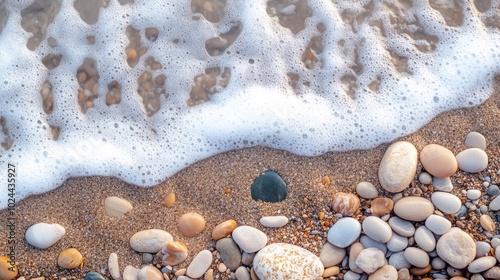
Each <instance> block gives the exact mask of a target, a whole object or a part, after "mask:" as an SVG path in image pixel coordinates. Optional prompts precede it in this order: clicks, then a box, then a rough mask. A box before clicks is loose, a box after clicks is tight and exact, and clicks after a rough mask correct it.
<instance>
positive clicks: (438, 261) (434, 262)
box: [431, 257, 446, 270]
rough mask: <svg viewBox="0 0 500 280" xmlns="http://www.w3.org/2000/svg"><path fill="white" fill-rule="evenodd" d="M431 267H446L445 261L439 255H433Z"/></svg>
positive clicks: (437, 268) (438, 268)
mask: <svg viewBox="0 0 500 280" xmlns="http://www.w3.org/2000/svg"><path fill="white" fill-rule="evenodd" d="M431 265H432V268H434V269H436V270H441V269H444V268H445V267H446V263H445V262H444V261H443V260H442V259H441V258H440V257H435V258H433V259H432V261H431Z"/></svg>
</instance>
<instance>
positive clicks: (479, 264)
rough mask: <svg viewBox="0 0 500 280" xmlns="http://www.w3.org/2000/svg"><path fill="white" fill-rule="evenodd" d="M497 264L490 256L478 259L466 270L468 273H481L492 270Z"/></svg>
mask: <svg viewBox="0 0 500 280" xmlns="http://www.w3.org/2000/svg"><path fill="white" fill-rule="evenodd" d="M496 263H497V259H496V258H495V257H492V256H486V257H480V258H478V259H476V260H474V261H473V262H471V263H470V264H469V266H468V267H467V270H468V271H469V272H470V273H481V272H483V271H486V270H488V269H490V268H492V267H493V266H494V265H495V264H496Z"/></svg>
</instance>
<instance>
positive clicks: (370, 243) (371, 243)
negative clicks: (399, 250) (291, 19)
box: [359, 235, 387, 254]
mask: <svg viewBox="0 0 500 280" xmlns="http://www.w3.org/2000/svg"><path fill="white" fill-rule="evenodd" d="M359 242H360V243H361V244H363V247H364V248H365V249H366V248H377V249H379V250H380V251H382V253H384V254H386V253H387V246H386V244H385V243H380V242H377V241H375V240H373V239H371V238H370V237H368V236H366V235H361V237H360V238H359Z"/></svg>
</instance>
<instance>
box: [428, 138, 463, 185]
mask: <svg viewBox="0 0 500 280" xmlns="http://www.w3.org/2000/svg"><path fill="white" fill-rule="evenodd" d="M420 162H421V163H422V165H423V166H424V168H425V170H426V171H427V172H428V173H430V174H432V175H433V176H435V177H438V178H445V177H449V176H451V175H453V174H454V173H455V172H456V171H457V169H458V163H457V159H456V158H455V155H454V154H453V153H452V152H451V151H450V150H448V149H447V148H445V147H443V146H441V145H438V144H429V145H427V146H425V147H424V148H423V149H422V151H421V152H420Z"/></svg>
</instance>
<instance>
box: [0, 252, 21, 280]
mask: <svg viewBox="0 0 500 280" xmlns="http://www.w3.org/2000/svg"><path fill="white" fill-rule="evenodd" d="M17 273H18V269H17V266H16V264H15V262H13V261H11V260H10V259H9V258H8V257H5V256H0V279H2V280H11V279H14V278H15V277H16V276H17Z"/></svg>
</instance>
